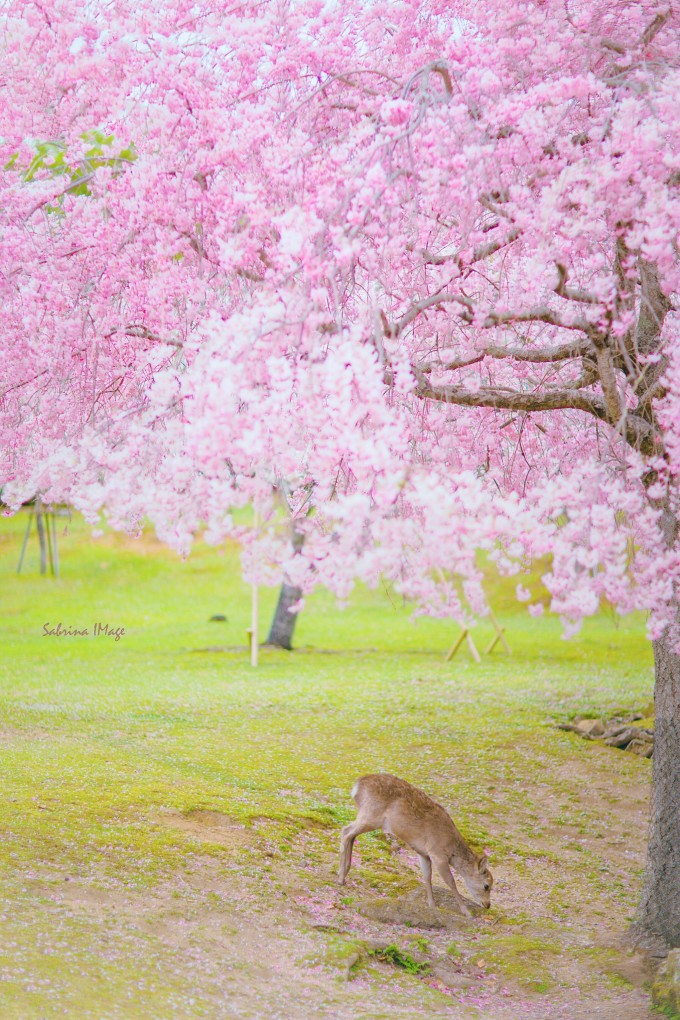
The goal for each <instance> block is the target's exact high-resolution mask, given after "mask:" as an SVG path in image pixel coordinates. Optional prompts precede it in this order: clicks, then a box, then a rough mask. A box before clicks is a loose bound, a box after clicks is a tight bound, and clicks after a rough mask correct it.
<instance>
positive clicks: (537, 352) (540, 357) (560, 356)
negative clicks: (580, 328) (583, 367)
mask: <svg viewBox="0 0 680 1020" xmlns="http://www.w3.org/2000/svg"><path fill="white" fill-rule="evenodd" d="M594 353H595V348H594V347H593V345H592V343H591V342H590V340H588V339H583V340H578V341H576V342H575V343H568V344H561V345H560V346H559V347H539V348H534V349H533V350H532V349H531V348H530V347H485V348H484V350H482V351H479V352H478V353H477V354H474V355H471V356H470V357H469V358H459V359H457V360H453V361H447V362H443V363H442V364H434V363H431V362H426V364H424V365H419V366H418V371H419V372H423V373H425V374H427V373H429V372H437V371H439V372H454V371H456V369H458V368H467V366H468V365H475V364H477V363H478V362H480V361H483V360H484V358H497V359H503V358H512V359H513V360H514V361H529V362H532V363H533V364H553V363H554V362H558V361H569V360H570V359H572V358H584V357H588V356H592V355H593V354H594Z"/></svg>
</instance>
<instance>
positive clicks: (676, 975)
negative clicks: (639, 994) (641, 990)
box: [651, 949, 680, 1017]
mask: <svg viewBox="0 0 680 1020" xmlns="http://www.w3.org/2000/svg"><path fill="white" fill-rule="evenodd" d="M651 991H652V1002H653V1003H654V1005H655V1006H656V1008H657V1009H658V1010H661V1011H663V1012H665V1014H666V1016H671V1017H672V1016H673V1014H676V1015H677V1016H680V949H671V951H670V953H669V954H668V956H667V957H666V959H665V960H664V962H663V963H662V964H661V966H660V967H659V970H658V971H657V974H656V977H655V979H654V982H653V984H652V990H651Z"/></svg>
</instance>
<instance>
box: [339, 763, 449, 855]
mask: <svg viewBox="0 0 680 1020" xmlns="http://www.w3.org/2000/svg"><path fill="white" fill-rule="evenodd" d="M352 796H353V797H354V800H355V802H356V805H357V807H358V808H359V810H360V811H362V810H363V811H368V812H370V813H371V815H374V816H375V817H376V819H377V817H378V816H380V822H379V823H378V824H380V825H382V826H383V828H385V829H386V830H387V831H388V832H392V833H393V834H394V835H395V836H398V837H399V838H400V839H403V840H404V841H405V842H407V843H409V844H411V846H416V844H418V845H421V846H422V850H423V851H427V849H428V846H430V845H432V844H433V842H436V843H441V842H445V843H447V844H448V843H449V842H450V841H451V840H454V841H455V839H456V837H458V838H459V839H460V838H461V837H460V834H459V833H458V830H457V829H456V827H455V825H454V824H453V822H452V821H451V818H450V817H449V815H448V814H447V812H446V811H445V809H444V808H443V807H442V806H441V804H437V802H436V801H434V800H432V798H431V797H428V796H427V794H426V793H423V791H422V790H418V789H417V788H416V787H415V786H411V784H410V783H407V782H406V780H405V779H399V778H398V777H397V776H391V775H388V774H387V773H378V774H376V775H370V776H362V778H361V779H359V780H358V781H357V782H356V784H355V786H354V789H353V790H352Z"/></svg>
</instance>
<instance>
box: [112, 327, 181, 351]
mask: <svg viewBox="0 0 680 1020" xmlns="http://www.w3.org/2000/svg"><path fill="white" fill-rule="evenodd" d="M116 333H123V335H124V336H134V337H139V339H141V340H152V341H153V342H154V343H156V344H169V345H170V346H171V347H184V344H183V343H182V341H181V340H172V339H170V338H168V337H164V336H159V335H158V333H154V332H152V330H150V329H147V328H146V326H135V325H130V326H124V327H123V328H122V329H112V330H111V332H110V333H106V334H105V336H106V339H107V340H108V338H109V337H111V336H114V334H116Z"/></svg>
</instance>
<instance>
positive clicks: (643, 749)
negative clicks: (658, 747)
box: [626, 737, 654, 758]
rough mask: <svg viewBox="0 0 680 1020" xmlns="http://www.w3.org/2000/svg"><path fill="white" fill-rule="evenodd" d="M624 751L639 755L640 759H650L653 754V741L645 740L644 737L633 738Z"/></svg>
mask: <svg viewBox="0 0 680 1020" xmlns="http://www.w3.org/2000/svg"><path fill="white" fill-rule="evenodd" d="M626 750H627V751H632V752H633V754H639V755H640V757H641V758H651V757H652V755H653V754H654V741H653V740H645V738H644V737H635V739H634V740H631V742H630V744H629V745H628V747H627V748H626Z"/></svg>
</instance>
